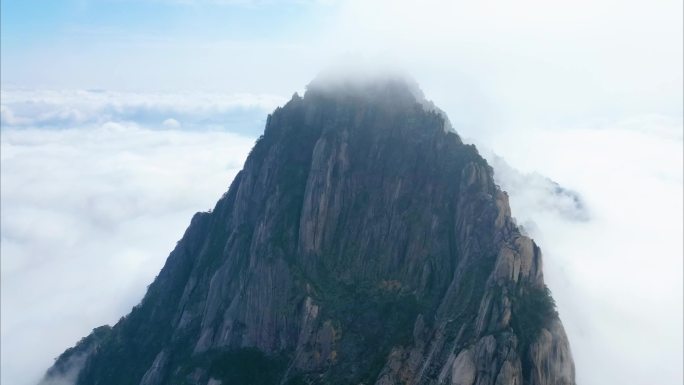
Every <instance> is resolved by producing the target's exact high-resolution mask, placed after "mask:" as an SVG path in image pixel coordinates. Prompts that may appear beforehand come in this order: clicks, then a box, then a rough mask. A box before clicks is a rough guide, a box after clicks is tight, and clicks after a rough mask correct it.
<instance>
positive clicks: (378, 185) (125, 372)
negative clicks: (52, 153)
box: [51, 79, 574, 385]
mask: <svg viewBox="0 0 684 385" xmlns="http://www.w3.org/2000/svg"><path fill="white" fill-rule="evenodd" d="M428 107H429V106H428ZM445 126H447V122H446V120H445V118H444V116H443V113H440V112H439V111H436V110H435V109H434V108H427V107H426V103H425V102H424V100H421V99H420V98H417V97H416V92H415V89H414V88H413V87H412V86H411V85H407V84H406V83H405V82H402V81H400V80H396V79H390V80H386V81H383V82H373V83H368V84H365V83H353V84H351V85H350V84H347V83H344V82H343V83H340V84H339V85H337V86H330V85H323V84H320V83H316V82H314V83H313V84H312V85H311V86H310V87H309V89H308V91H307V93H306V94H305V95H304V97H303V98H302V97H299V96H298V95H295V96H293V98H292V100H291V101H290V102H289V103H287V104H286V105H285V106H284V107H282V108H279V109H277V110H276V111H275V112H274V113H273V114H272V115H271V116H269V118H268V123H267V125H266V130H265V133H264V136H263V137H262V138H261V139H260V140H259V141H258V142H257V144H256V145H255V147H254V148H253V150H252V152H251V153H250V155H249V157H248V159H247V161H246V163H245V167H244V169H243V170H242V171H241V172H240V173H239V174H238V175H237V176H236V178H235V180H234V181H233V183H232V184H231V186H230V189H229V190H228V192H227V193H226V194H225V195H224V196H223V197H222V198H221V199H220V200H219V201H218V203H217V204H216V207H215V208H214V210H212V211H211V212H210V213H201V214H197V215H196V216H195V217H194V218H193V220H192V222H191V225H190V227H189V228H188V230H187V231H186V233H185V235H184V236H183V239H181V241H180V242H179V243H178V244H177V245H176V248H175V249H174V251H173V252H172V253H171V255H170V256H169V258H168V260H167V262H166V264H165V266H164V268H163V269H162V271H161V272H160V274H159V276H158V277H157V279H155V281H154V282H153V283H152V285H150V288H149V290H148V293H147V294H146V296H145V298H144V299H143V301H142V303H141V304H140V305H139V306H137V307H136V308H135V309H134V310H133V311H132V312H131V314H129V315H128V316H126V317H125V318H124V319H122V320H121V321H120V322H119V323H118V324H117V325H115V326H114V327H113V328H112V331H111V333H108V336H107V337H106V338H104V339H103V340H102V341H101V342H99V343H98V344H97V349H90V348H89V349H90V350H88V349H86V346H85V345H84V344H81V345H79V346H77V347H76V348H75V350H74V352H75V353H78V352H89V353H88V355H87V356H86V360H85V362H84V366H83V370H82V371H80V372H79V374H78V378H77V381H76V382H77V384H79V385H82V384H99V385H114V384H116V385H128V384H130V385H138V384H140V385H153V384H170V385H173V384H181V383H188V384H197V385H206V384H211V385H214V384H216V383H217V382H220V383H222V384H234V383H240V384H249V383H251V382H250V381H257V380H256V379H258V381H259V383H262V384H263V383H266V384H282V385H286V384H318V383H343V384H365V385H370V384H382V385H389V384H411V385H417V384H435V383H439V384H459V385H461V384H463V385H501V384H520V385H523V384H524V385H528V384H529V385H557V384H560V385H566V384H567V385H574V367H573V363H572V358H571V355H570V349H569V345H568V342H567V338H566V337H565V334H564V332H563V329H562V326H561V324H560V321H559V320H558V316H557V314H556V313H555V311H554V308H553V301H552V299H551V298H550V296H549V294H548V292H547V291H546V287H545V285H544V279H543V273H542V256H541V251H540V250H539V248H538V247H537V246H536V245H535V243H534V242H533V241H532V240H531V239H530V238H528V237H527V236H525V235H523V234H522V233H521V232H520V230H519V229H518V227H517V226H516V225H515V223H514V221H513V219H512V218H511V213H510V208H509V205H508V196H507V195H506V194H505V193H504V192H502V191H501V190H500V189H499V188H498V187H497V185H496V184H495V183H494V179H493V171H492V169H491V167H489V165H488V164H487V162H486V161H485V160H484V159H482V157H480V156H479V154H478V153H477V150H476V149H475V148H474V147H473V146H470V145H466V144H464V143H462V142H461V140H460V138H459V137H458V135H457V134H456V133H454V132H453V131H450V130H446V131H445V129H444V127H445ZM75 353H74V354H75ZM74 354H70V355H67V356H65V357H64V358H63V359H60V360H58V362H57V364H56V367H59V366H60V365H62V366H64V365H66V364H67V362H68V357H69V356H72V357H76V355H74ZM51 370H52V369H51Z"/></svg>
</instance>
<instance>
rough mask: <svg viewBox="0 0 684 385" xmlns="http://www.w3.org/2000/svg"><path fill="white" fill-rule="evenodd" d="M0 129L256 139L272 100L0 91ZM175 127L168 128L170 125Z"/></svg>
mask: <svg viewBox="0 0 684 385" xmlns="http://www.w3.org/2000/svg"><path fill="white" fill-rule="evenodd" d="M0 100H1V102H0V103H1V104H0V123H2V126H3V128H12V127H15V128H18V127H33V128H36V127H38V128H40V127H46V128H72V127H76V126H86V125H91V126H92V125H98V124H104V123H106V122H129V123H137V124H143V125H145V126H146V127H152V128H169V126H170V125H171V127H170V128H176V127H177V126H178V125H180V124H183V125H184V126H185V127H186V128H196V129H211V128H214V129H216V128H225V127H230V128H231V129H233V130H235V129H241V130H244V131H243V133H246V134H251V135H258V133H259V132H260V131H261V129H262V127H263V123H264V122H265V117H266V114H268V113H269V112H270V111H271V110H273V108H275V107H276V106H277V105H279V104H281V103H282V102H283V100H284V99H283V98H282V97H280V96H277V95H251V94H232V95H226V94H220V93H206V92H204V93H198V92H194V93H193V92H188V93H159V92H157V93H152V92H113V91H105V90H27V89H12V88H10V89H3V90H2V91H0ZM174 121H175V122H176V123H177V124H173V123H172V122H174Z"/></svg>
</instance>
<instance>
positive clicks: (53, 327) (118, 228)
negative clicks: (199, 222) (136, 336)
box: [0, 123, 253, 385]
mask: <svg viewBox="0 0 684 385" xmlns="http://www.w3.org/2000/svg"><path fill="white" fill-rule="evenodd" d="M252 143H253V139H252V138H247V137H242V136H238V135H235V134H231V133H226V132H215V131H209V132H206V131H205V132H187V131H185V132H184V131H178V130H163V131H158V130H149V129H145V128H141V127H139V126H136V125H132V124H117V123H107V124H104V125H102V126H99V127H97V126H96V127H84V128H78V129H64V130H47V129H12V130H7V129H3V131H2V143H1V146H2V147H1V149H0V150H1V151H0V153H1V154H2V159H1V162H0V164H1V177H2V183H1V188H2V201H1V205H2V207H1V211H0V214H1V220H2V240H1V243H0V247H1V248H2V250H1V254H2V269H1V271H2V277H1V282H2V291H1V293H2V300H1V302H2V322H1V327H2V335H1V341H2V355H1V357H2V372H1V375H2V381H1V382H2V383H3V384H4V383H7V384H14V385H24V384H26V385H29V384H34V383H35V382H37V380H38V378H39V377H40V376H41V375H42V374H43V372H44V370H46V369H47V368H48V367H49V366H50V365H51V363H52V359H53V358H55V357H57V355H59V354H60V353H61V352H63V351H64V350H65V349H66V348H67V347H69V346H72V345H73V344H74V343H76V341H78V340H79V339H80V338H81V337H83V336H85V335H87V334H88V333H89V332H90V330H91V329H92V328H94V327H96V326H99V325H101V324H105V323H109V324H113V323H114V322H116V321H117V320H118V319H119V317H121V316H123V315H125V314H126V313H128V312H129V311H130V309H131V307H132V306H133V305H135V304H136V303H137V302H138V301H139V300H140V299H141V298H142V295H143V293H144V290H145V287H146V286H147V285H148V284H149V283H150V282H151V281H152V279H153V278H154V276H155V275H156V274H157V273H158V272H159V270H160V269H161V266H162V265H163V262H164V260H165V259H166V256H167V255H168V253H169V252H170V251H171V249H172V247H173V245H174V244H175V242H176V241H177V240H178V239H180V236H181V235H182V233H183V231H184V230H185V228H186V226H187V225H188V223H189V220H190V218H191V216H192V214H193V213H195V212H196V211H204V210H208V209H210V208H211V207H213V204H214V203H215V202H216V200H217V199H218V198H219V197H220V196H221V194H222V193H223V192H225V191H226V190H227V188H228V185H229V183H230V182H231V180H232V178H233V176H234V175H235V173H236V172H237V171H238V170H239V169H240V168H241V167H242V162H243V160H244V158H245V157H246V155H247V153H248V151H249V149H250V148H251V146H252Z"/></svg>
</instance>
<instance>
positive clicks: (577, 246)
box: [480, 116, 684, 385]
mask: <svg viewBox="0 0 684 385" xmlns="http://www.w3.org/2000/svg"><path fill="white" fill-rule="evenodd" d="M681 132H682V125H681V123H679V124H678V125H677V124H676V123H674V122H672V121H671V120H670V119H665V118H662V117H656V116H653V117H650V118H648V117H637V118H632V119H627V120H626V121H621V122H615V123H613V124H606V125H604V126H602V127H588V128H574V129H556V130H552V129H546V130H516V131H508V132H499V133H498V134H495V135H491V136H487V137H483V138H481V140H480V141H481V142H483V143H486V144H487V145H488V146H489V147H491V148H492V149H493V151H495V152H496V153H498V154H500V155H503V156H504V157H505V159H506V160H507V161H509V162H510V163H511V164H512V165H514V166H515V167H517V168H519V169H521V170H526V171H527V172H538V173H542V174H544V175H553V177H554V179H556V180H558V181H559V182H560V184H561V185H562V186H563V187H571V188H573V189H576V190H577V191H578V192H579V194H580V195H581V197H582V198H583V200H584V202H585V203H586V206H587V209H588V210H589V213H590V214H591V215H590V217H589V220H588V221H576V220H573V218H572V217H567V216H564V215H560V213H561V211H558V210H554V209H549V207H554V206H559V207H563V206H564V205H565V204H567V202H564V199H563V198H562V197H561V199H557V202H556V203H557V204H551V205H550V204H549V203H550V202H552V201H553V200H554V196H553V195H546V196H544V194H543V193H542V194H540V192H543V190H541V191H540V189H539V187H538V186H537V185H536V183H533V184H532V185H521V184H516V183H510V182H511V181H513V182H516V176H515V175H513V177H511V175H510V174H511V170H508V169H506V168H501V167H499V168H497V169H496V171H497V172H499V173H501V174H503V175H499V176H498V177H497V179H499V181H500V182H502V185H503V187H504V188H506V189H508V191H509V194H510V202H511V207H512V211H513V215H514V216H515V217H516V218H517V219H518V220H519V222H521V223H523V224H526V228H527V230H528V231H530V233H531V235H532V236H533V238H535V240H536V241H537V242H538V243H539V244H540V246H541V248H542V250H543V251H544V254H545V257H544V262H545V274H546V281H547V283H548V285H549V286H550V288H551V289H552V291H553V294H554V297H555V299H556V301H557V303H558V306H559V311H560V315H561V319H562V320H563V322H564V324H565V327H566V329H567V332H568V335H569V338H570V342H571V346H572V349H573V355H574V358H575V362H576V366H577V375H578V383H581V384H586V385H592V384H595V385H600V384H620V383H625V384H626V383H629V384H634V385H649V384H655V383H657V384H673V385H674V384H680V383H682V370H683V366H682V365H683V364H682V362H683V360H684V356H683V351H684V346H683V338H684V334H683V331H682V325H683V324H684V320H683V318H682V312H683V303H684V298H683V294H682V287H683V282H682V269H683V267H684V266H683V265H682V255H684V251H683V250H682V234H683V233H684V229H683V227H682V212H684V211H683V210H684V207H683V206H682V205H683V199H684V191H683V183H684V181H683V180H682V175H683V173H684V170H683V165H682V156H683V154H682V151H683V150H682V149H683V142H682V136H681ZM494 164H496V162H494ZM540 197H543V199H541V200H540Z"/></svg>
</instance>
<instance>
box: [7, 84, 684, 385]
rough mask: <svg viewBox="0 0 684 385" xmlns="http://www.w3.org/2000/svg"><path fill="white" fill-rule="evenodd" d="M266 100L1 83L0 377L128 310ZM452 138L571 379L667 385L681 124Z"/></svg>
mask: <svg viewBox="0 0 684 385" xmlns="http://www.w3.org/2000/svg"><path fill="white" fill-rule="evenodd" d="M195 97H196V98H197V99H194V98H195ZM428 97H429V95H428ZM284 100H285V99H284V98H281V97H277V96H251V95H218V94H196V95H180V94H161V93H157V94H135V93H115V92H108V91H92V90H91V91H45V90H33V91H31V90H26V89H18V90H12V89H3V91H2V107H1V108H2V131H1V141H0V142H1V144H0V146H1V147H0V154H1V159H0V160H1V162H0V165H1V170H0V171H1V173H0V175H1V182H2V183H1V184H0V187H1V189H0V193H1V197H2V199H1V211H0V213H1V216H0V220H1V224H2V237H1V240H0V241H1V242H0V245H1V250H0V252H1V253H2V269H1V271H2V276H1V282H2V283H1V284H2V290H1V295H2V298H1V302H2V323H1V332H2V334H1V343H2V345H1V346H2V368H3V370H2V374H1V375H2V378H1V381H2V383H8V384H15V385H29V384H34V383H35V382H36V381H37V380H38V379H39V378H40V377H41V375H42V374H43V372H44V370H45V369H46V368H47V367H49V366H50V364H51V363H52V360H53V359H54V358H55V357H56V356H57V355H59V354H60V353H61V352H62V351H64V350H65V349H66V348H67V347H69V346H72V345H73V344H74V343H75V342H76V341H78V339H80V338H81V337H83V336H85V335H87V334H88V333H89V332H90V330H91V329H93V328H95V327H97V326H99V325H102V324H113V323H115V322H116V321H117V320H118V319H119V318H120V317H121V316H123V315H125V314H126V313H127V312H128V311H130V309H131V307H132V306H134V305H135V304H136V303H137V302H138V301H139V300H140V299H141V298H142V296H143V294H144V292H145V288H146V286H147V285H148V284H149V283H150V282H151V281H152V280H153V279H154V277H155V275H156V274H157V273H158V271H159V269H160V268H161V266H162V265H163V263H164V261H165V258H166V256H167V255H168V253H169V252H170V250H171V249H172V248H173V246H174V244H175V242H176V241H177V240H178V239H180V237H181V235H182V233H183V231H184V229H185V228H186V226H187V225H188V223H189V220H190V218H191V216H192V215H193V213H195V212H196V211H206V210H208V209H210V208H211V207H213V205H214V203H215V202H216V200H217V199H218V198H219V197H220V196H221V194H222V193H223V192H225V191H226V189H227V188H228V186H229V184H230V182H231V180H232V178H233V177H234V175H235V174H236V172H237V171H238V170H239V169H240V168H241V167H242V163H243V162H244V159H245V157H246V156H247V154H248V152H249V150H250V148H251V146H252V145H253V142H254V140H255V138H256V137H257V136H258V135H259V134H260V133H261V130H262V129H263V125H264V122H265V118H266V115H267V113H268V112H270V111H271V110H272V108H273V107H274V106H276V105H278V104H279V103H282V102H283V101H284ZM448 112H449V111H447V113H448ZM216 116H219V117H218V118H217V117H216ZM223 120H225V121H227V122H228V123H221V122H222V121H223ZM202 122H212V123H211V124H207V125H206V126H203V125H202ZM455 128H456V130H459V127H455ZM466 140H467V141H470V142H474V143H476V144H477V145H478V146H479V147H480V148H481V152H482V153H483V155H485V156H486V157H487V158H488V159H489V161H490V164H492V165H493V166H494V168H495V172H496V179H497V182H498V183H499V184H500V185H501V186H502V188H503V189H505V190H506V191H507V192H508V193H509V195H510V201H511V206H512V210H513V215H514V216H515V217H516V218H517V220H518V222H519V223H520V224H521V225H523V227H524V228H525V229H526V231H527V232H529V233H530V234H531V236H532V237H533V238H534V239H535V240H536V241H537V242H538V243H539V244H540V246H541V247H542V250H543V251H544V254H545V259H544V261H545V274H546V277H547V278H546V279H547V283H548V285H549V286H550V288H551V289H552V291H553V294H554V297H555V298H556V301H557V303H558V308H559V312H560V315H561V318H562V320H563V322H564V324H565V326H566V329H567V332H568V335H569V338H570V341H571V345H572V349H573V353H574V357H575V361H576V365H577V374H578V383H582V384H587V385H592V384H596V385H600V384H601V385H602V384H607V383H630V384H642V385H649V384H653V383H658V384H678V383H681V380H682V366H681V363H682V339H683V336H682V328H681V325H682V322H683V321H682V303H683V298H682V253H683V252H682V238H681V234H682V231H683V229H682V210H683V207H682V197H683V191H682V183H683V181H682V173H683V170H682V146H683V141H682V122H681V120H678V119H672V118H667V117H665V116H660V115H648V116H639V117H634V118H630V119H625V120H620V121H615V122H603V123H600V124H594V125H592V126H576V127H563V128H558V127H556V128H544V129H541V128H540V129H531V128H525V129H508V130H499V131H494V132H492V131H483V132H481V133H480V134H479V135H472V133H471V136H470V137H468V138H467V139H466ZM626 368H628V369H626Z"/></svg>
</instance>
